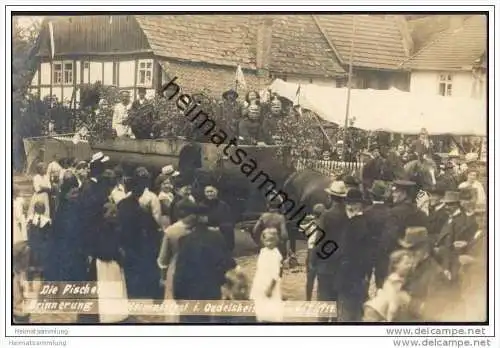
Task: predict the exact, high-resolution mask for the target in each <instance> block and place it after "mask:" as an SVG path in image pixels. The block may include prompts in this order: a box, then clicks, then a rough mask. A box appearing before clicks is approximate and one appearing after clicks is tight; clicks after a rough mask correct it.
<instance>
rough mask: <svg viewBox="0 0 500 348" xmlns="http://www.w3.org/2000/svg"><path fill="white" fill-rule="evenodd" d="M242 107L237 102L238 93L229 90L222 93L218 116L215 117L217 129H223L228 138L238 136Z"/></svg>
mask: <svg viewBox="0 0 500 348" xmlns="http://www.w3.org/2000/svg"><path fill="white" fill-rule="evenodd" d="M242 113H243V111H242V106H241V104H240V103H239V102H238V92H236V91H235V90H234V89H230V90H228V91H225V92H224V93H222V102H221V104H220V111H219V115H217V117H216V118H217V123H218V127H219V128H222V129H224V131H226V132H227V133H228V134H229V136H236V137H237V136H238V122H239V121H240V120H241V119H242Z"/></svg>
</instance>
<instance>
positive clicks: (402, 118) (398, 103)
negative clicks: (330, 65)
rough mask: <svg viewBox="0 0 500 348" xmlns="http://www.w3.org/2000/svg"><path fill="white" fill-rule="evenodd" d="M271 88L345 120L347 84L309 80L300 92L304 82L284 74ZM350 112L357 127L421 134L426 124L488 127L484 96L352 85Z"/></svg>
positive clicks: (474, 131)
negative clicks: (290, 79)
mask: <svg viewBox="0 0 500 348" xmlns="http://www.w3.org/2000/svg"><path fill="white" fill-rule="evenodd" d="M269 88H270V89H271V90H272V91H273V92H276V93H278V94H279V95H280V96H282V97H285V98H287V99H289V100H291V101H294V103H297V102H298V103H299V104H300V105H301V106H302V107H303V108H305V109H309V110H311V111H313V112H315V113H316V114H318V115H319V116H320V117H321V118H323V119H324V120H327V121H330V122H333V123H336V124H339V125H343V124H344V121H345V114H346V100H347V88H335V87H325V86H318V85H314V84H306V85H301V86H300V93H299V95H298V96H297V90H298V88H299V85H298V84H296V83H288V82H285V81H283V80H280V79H276V80H275V81H274V82H273V83H272V84H271V86H270V87H269ZM297 97H298V98H297ZM349 117H350V118H352V117H354V118H355V122H354V126H355V127H357V128H360V129H365V130H370V131H377V130H379V131H388V132H394V133H403V134H416V133H419V132H420V130H421V129H422V128H426V129H427V131H428V132H429V133H430V134H453V135H476V136H485V135H486V130H487V129H486V128H487V124H486V118H487V112H486V102H485V101H482V100H475V99H472V98H470V99H469V98H454V97H442V96H438V95H436V96H433V95H430V96H427V95H418V94H414V93H410V92H403V91H400V90H398V89H390V90H373V89H352V90H351V102H350V113H349Z"/></svg>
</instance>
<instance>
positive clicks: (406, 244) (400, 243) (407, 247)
mask: <svg viewBox="0 0 500 348" xmlns="http://www.w3.org/2000/svg"><path fill="white" fill-rule="evenodd" d="M398 244H399V245H400V246H402V247H403V248H405V249H410V248H412V247H414V246H415V245H418V244H412V243H408V242H407V241H405V240H404V239H399V240H398Z"/></svg>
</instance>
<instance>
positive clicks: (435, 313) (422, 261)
mask: <svg viewBox="0 0 500 348" xmlns="http://www.w3.org/2000/svg"><path fill="white" fill-rule="evenodd" d="M398 247H399V248H403V249H406V250H409V251H410V252H411V253H412V255H413V258H414V260H413V262H414V264H415V266H414V267H413V271H412V272H411V274H410V276H409V277H408V279H407V280H406V282H405V284H404V285H403V289H404V290H405V291H407V292H408V294H409V295H410V298H411V301H410V303H409V306H408V313H405V316H406V317H404V318H401V320H404V321H426V320H432V321H438V320H439V319H440V315H441V314H442V309H443V304H444V303H446V296H447V294H446V288H445V285H443V284H446V275H445V273H444V272H443V268H442V267H441V266H440V265H439V263H438V262H437V261H436V260H435V259H434V257H433V256H432V252H431V248H430V240H429V235H428V231H427V228H425V227H424V226H418V225H416V226H408V227H407V228H406V229H405V230H404V234H403V236H402V238H400V239H398Z"/></svg>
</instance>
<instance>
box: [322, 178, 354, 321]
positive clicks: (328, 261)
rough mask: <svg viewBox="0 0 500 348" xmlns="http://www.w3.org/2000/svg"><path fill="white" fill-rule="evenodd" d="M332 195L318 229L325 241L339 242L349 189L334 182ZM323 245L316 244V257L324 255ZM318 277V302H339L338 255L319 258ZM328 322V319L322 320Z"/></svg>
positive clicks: (340, 182) (331, 186)
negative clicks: (337, 285) (337, 287)
mask: <svg viewBox="0 0 500 348" xmlns="http://www.w3.org/2000/svg"><path fill="white" fill-rule="evenodd" d="M325 191H326V192H327V193H328V194H329V195H330V199H331V206H330V208H329V209H328V210H327V211H325V212H324V213H323V214H322V215H321V216H320V218H319V222H318V225H319V226H318V227H319V228H320V229H321V230H323V231H324V233H325V237H324V240H332V241H338V240H339V239H340V234H341V232H342V230H343V225H344V224H345V223H346V221H347V216H346V213H345V208H344V198H345V197H346V195H347V188H346V186H345V184H344V182H343V181H334V182H332V183H331V185H330V186H329V187H328V188H326V189H325ZM322 247H323V243H316V249H317V250H316V253H314V254H315V255H318V256H319V255H322V254H323V253H324V251H323V250H322ZM316 265H317V277H318V294H317V298H318V301H337V298H338V293H337V289H336V286H335V277H336V270H337V269H338V258H337V257H336V254H335V253H334V254H332V255H330V257H327V258H322V257H318V258H317V264H316ZM320 320H323V321H324V320H326V321H328V318H326V319H325V318H320Z"/></svg>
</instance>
